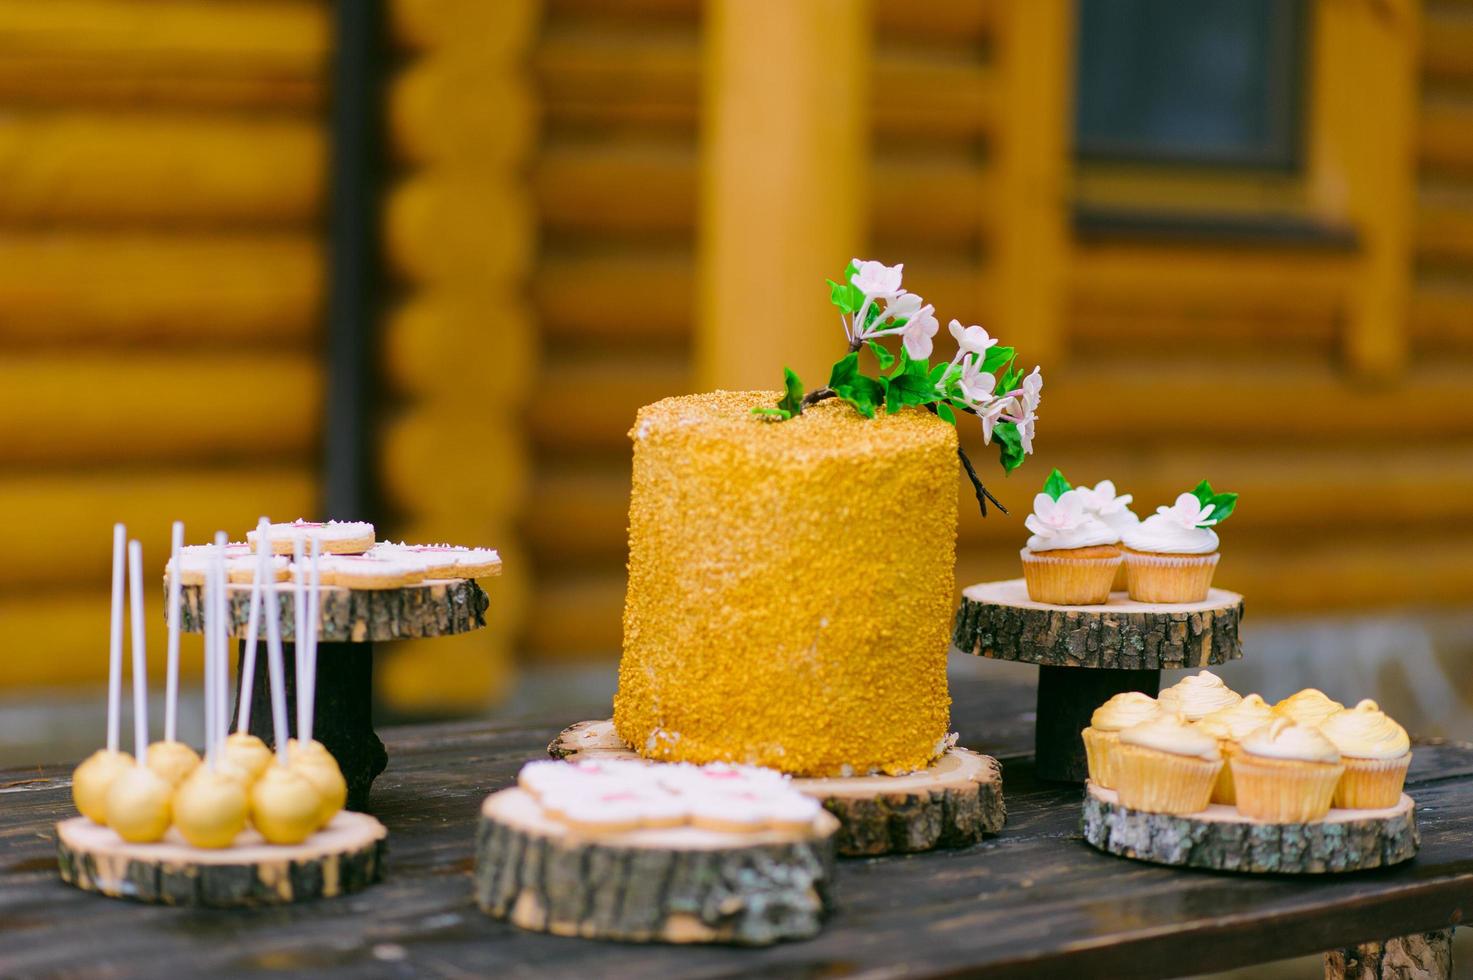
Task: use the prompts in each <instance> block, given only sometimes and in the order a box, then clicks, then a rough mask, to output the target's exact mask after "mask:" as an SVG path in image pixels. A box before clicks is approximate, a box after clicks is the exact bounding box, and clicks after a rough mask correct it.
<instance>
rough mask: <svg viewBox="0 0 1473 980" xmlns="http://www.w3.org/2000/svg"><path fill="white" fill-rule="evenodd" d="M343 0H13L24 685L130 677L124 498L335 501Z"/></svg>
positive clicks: (13, 500)
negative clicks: (335, 173) (334, 24)
mask: <svg viewBox="0 0 1473 980" xmlns="http://www.w3.org/2000/svg"><path fill="white" fill-rule="evenodd" d="M327 13H328V7H327V5H326V3H325V2H319V0H238V2H233V3H228V4H221V3H214V2H210V0H157V2H149V3H138V2H128V0H54V2H48V3H37V2H35V0H0V52H3V54H0V420H3V422H0V507H3V508H4V509H5V512H6V513H8V514H9V515H10V520H9V522H8V527H7V528H6V531H5V535H4V540H5V552H6V557H7V560H6V561H5V563H4V568H3V570H0V634H3V635H4V637H5V655H4V657H3V658H0V689H10V688H17V687H22V688H25V687H41V686H54V685H61V684H70V683H84V682H85V683H96V682H98V681H100V680H102V679H103V678H105V677H106V673H107V666H106V660H107V657H106V649H107V641H106V637H107V621H108V597H107V582H108V577H109V559H108V550H109V545H108V541H109V540H110V538H111V530H110V527H111V524H112V523H113V522H114V521H116V520H122V521H125V522H127V524H128V527H129V531H130V533H132V534H134V535H136V536H137V537H139V538H141V539H142V542H143V548H144V555H145V561H146V563H147V565H148V567H149V568H150V569H154V570H161V569H162V566H163V562H164V560H165V558H166V552H167V550H168V541H169V522H170V520H171V519H174V518H180V519H183V520H184V521H185V523H186V528H187V531H188V534H189V536H190V539H191V540H194V541H203V540H206V538H207V536H208V535H209V534H211V533H212V532H213V531H214V530H215V529H216V528H217V527H219V528H229V529H232V530H234V531H236V532H238V533H241V534H243V533H244V531H245V529H246V528H247V527H249V526H250V525H251V524H252V523H253V522H254V520H255V518H256V517H257V516H258V515H259V514H262V513H271V514H275V515H279V516H282V517H284V518H288V519H289V518H290V517H291V516H295V515H297V514H307V513H310V512H311V511H312V509H313V507H314V506H315V502H316V498H317V489H318V482H319V481H318V474H317V461H318V439H319V431H320V420H321V417H322V382H323V372H322V370H321V366H320V362H319V358H318V342H319V329H320V311H321V304H322V298H323V256H322V250H321V241H320V235H319V224H320V220H321V217H322V212H323V207H324V201H325V188H324V180H323V175H324V170H325V157H326V146H325V133H324V130H323V125H322V120H323V108H324V105H325V102H326V99H327V93H326V91H325V85H324V78H325V75H324V69H325V65H326V59H327V57H328V48H329V39H328V34H329V28H328V17H327ZM145 595H146V596H147V599H148V602H149V604H150V609H149V613H150V615H149V622H150V624H151V625H152V626H153V627H155V628H153V630H152V632H153V636H152V645H153V649H154V650H155V651H157V650H161V649H162V633H163V628H162V624H163V614H162V608H161V606H162V603H161V595H160V590H157V589H153V588H149V589H147V590H146V592H145ZM153 664H154V665H155V666H156V667H157V669H158V670H159V671H160V672H162V670H163V658H162V657H158V656H156V657H154V658H153ZM184 667H185V670H186V671H187V672H191V673H194V672H197V669H198V662H197V658H195V657H192V656H191V657H186V658H185V660H184Z"/></svg>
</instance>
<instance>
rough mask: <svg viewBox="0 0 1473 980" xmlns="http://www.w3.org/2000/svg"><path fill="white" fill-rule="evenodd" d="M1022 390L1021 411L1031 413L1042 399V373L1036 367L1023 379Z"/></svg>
mask: <svg viewBox="0 0 1473 980" xmlns="http://www.w3.org/2000/svg"><path fill="white" fill-rule="evenodd" d="M1022 391H1023V412H1024V414H1031V413H1032V412H1033V411H1035V410H1036V409H1037V408H1038V403H1039V402H1040V401H1042V400H1043V375H1042V374H1040V373H1039V372H1038V368H1037V367H1035V368H1034V369H1033V373H1032V374H1030V375H1028V377H1026V378H1024V379H1023V388H1022ZM1029 451H1030V452H1031V451H1032V450H1029Z"/></svg>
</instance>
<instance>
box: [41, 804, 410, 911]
mask: <svg viewBox="0 0 1473 980" xmlns="http://www.w3.org/2000/svg"><path fill="white" fill-rule="evenodd" d="M387 837H388V832H387V831H385V830H384V825H383V824H381V823H379V822H378V821H377V820H375V819H374V818H373V817H370V816H367V815H365V814H362V813H349V812H347V811H343V812H341V813H339V814H338V815H337V816H335V817H333V818H332V822H331V823H329V824H328V825H327V826H326V827H324V828H322V829H321V830H319V831H318V832H317V833H315V834H313V835H312V836H311V837H309V838H308V839H307V840H306V841H304V842H302V843H301V844H296V845H289V846H282V845H277V844H268V843H267V842H266V841H265V840H264V839H263V838H262V837H261V835H260V834H258V833H256V832H255V831H254V830H245V831H242V832H241V834H240V836H239V837H238V838H237V839H236V843H235V844H234V845H233V846H231V847H223V848H220V849H218V850H215V849H205V848H198V847H191V846H190V845H189V844H187V843H185V841H184V838H182V837H180V836H179V832H178V831H177V830H170V831H169V833H168V834H167V836H165V838H164V839H163V840H162V841H159V842H158V843H155V844H130V843H128V842H127V841H125V840H123V839H122V838H121V837H119V836H118V835H117V833H116V832H115V831H113V830H110V829H109V828H107V827H103V826H101V825H99V824H95V823H93V822H92V821H91V820H88V819H87V818H86V817H73V818H71V819H70V820H63V821H62V822H61V823H59V824H57V825H56V850H57V858H58V863H59V865H60V867H61V879H62V880H63V881H65V882H67V883H68V884H70V885H75V886H76V887H78V888H80V889H82V890H83V891H90V892H99V893H101V894H103V895H108V896H111V897H113V898H131V899H135V900H137V901H140V902H150V903H154V904H160V905H193V906H203V907H210V908H242V907H249V906H257V905H287V904H291V903H295V902H305V901H310V900H312V899H317V898H331V897H333V896H335V895H345V894H347V893H349V892H355V891H359V890H360V889H362V888H366V887H367V886H368V885H371V884H373V883H374V882H376V881H378V880H379V878H380V877H381V876H382V874H383V864H384V842H385V839H386V838H387Z"/></svg>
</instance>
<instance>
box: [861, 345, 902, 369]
mask: <svg viewBox="0 0 1473 980" xmlns="http://www.w3.org/2000/svg"><path fill="white" fill-rule="evenodd" d="M865 343H866V344H867V345H869V349H870V353H872V354H874V355H875V360H876V361H879V362H880V370H881V371H888V370H890V365H892V364H894V363H895V355H894V354H892V353H890V352H889V351H888V350H886V349H885V345H884V344H882V343H880V342H879V341H878V340H866V341H865Z"/></svg>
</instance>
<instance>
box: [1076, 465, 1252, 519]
mask: <svg viewBox="0 0 1473 980" xmlns="http://www.w3.org/2000/svg"><path fill="white" fill-rule="evenodd" d="M1055 472H1057V470H1056V471H1055ZM1192 496H1194V497H1196V498H1197V500H1198V501H1200V502H1201V504H1202V506H1203V507H1211V508H1212V513H1210V514H1208V515H1207V519H1208V521H1210V522H1211V523H1212V524H1221V523H1222V522H1223V521H1225V520H1227V519H1228V518H1229V517H1231V516H1232V514H1233V510H1234V509H1235V508H1236V507H1237V506H1238V495H1237V494H1235V493H1217V492H1215V491H1214V490H1213V489H1212V484H1210V483H1208V482H1207V481H1206V480H1203V481H1202V482H1201V483H1199V484H1197V487H1196V489H1195V490H1193V491H1192ZM1203 526H1204V527H1205V526H1206V525H1203Z"/></svg>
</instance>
